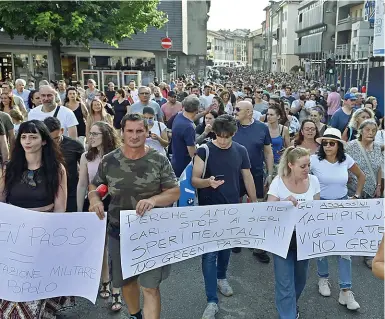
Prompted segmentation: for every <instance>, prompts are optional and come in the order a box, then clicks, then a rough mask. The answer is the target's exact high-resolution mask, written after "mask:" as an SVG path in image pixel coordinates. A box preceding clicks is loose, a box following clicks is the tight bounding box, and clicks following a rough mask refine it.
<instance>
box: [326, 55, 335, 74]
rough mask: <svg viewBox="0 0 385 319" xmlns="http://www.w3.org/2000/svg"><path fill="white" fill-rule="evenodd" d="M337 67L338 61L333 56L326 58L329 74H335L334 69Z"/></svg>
mask: <svg viewBox="0 0 385 319" xmlns="http://www.w3.org/2000/svg"><path fill="white" fill-rule="evenodd" d="M335 67H336V61H335V60H333V59H332V58H328V59H327V60H326V73H328V74H334V69H335Z"/></svg>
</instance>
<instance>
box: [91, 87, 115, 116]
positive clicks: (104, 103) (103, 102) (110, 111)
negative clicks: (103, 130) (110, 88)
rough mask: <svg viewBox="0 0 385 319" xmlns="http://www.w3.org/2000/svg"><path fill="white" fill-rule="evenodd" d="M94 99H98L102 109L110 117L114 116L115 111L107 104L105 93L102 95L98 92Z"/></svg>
mask: <svg viewBox="0 0 385 319" xmlns="http://www.w3.org/2000/svg"><path fill="white" fill-rule="evenodd" d="M95 97H96V98H98V99H99V100H100V102H102V106H103V107H104V109H105V110H106V112H107V113H108V114H110V115H111V116H114V115H115V111H114V109H113V108H112V105H111V104H110V103H108V98H107V95H106V93H104V92H103V91H99V92H98V93H96V95H95Z"/></svg>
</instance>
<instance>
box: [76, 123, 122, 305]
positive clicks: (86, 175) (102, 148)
mask: <svg viewBox="0 0 385 319" xmlns="http://www.w3.org/2000/svg"><path fill="white" fill-rule="evenodd" d="M119 146H120V142H119V139H118V136H117V134H116V132H115V130H114V128H113V127H112V125H111V124H110V123H107V122H101V121H99V122H95V123H93V124H92V126H91V128H90V132H89V140H88V151H87V152H85V153H83V155H82V157H81V159H80V169H79V182H78V186H77V206H78V211H79V212H82V211H85V212H86V211H88V206H89V202H88V199H87V200H85V197H86V194H87V190H88V185H89V182H90V181H92V180H93V178H94V176H95V174H96V172H97V170H98V167H99V163H100V161H101V160H102V158H103V156H104V155H106V154H108V153H110V152H112V151H113V150H115V149H117V148H118V147H119ZM109 202H110V196H107V197H106V198H105V199H104V200H103V203H104V209H105V211H107V210H108V205H109ZM110 289H111V287H110V278H109V267H108V250H107V246H105V247H104V257H103V265H102V287H101V288H100V290H99V296H100V297H101V298H103V299H107V298H109V297H110V296H111V290H110ZM112 298H113V302H112V306H111V310H112V311H119V310H120V309H122V301H121V297H120V291H119V288H113V287H112Z"/></svg>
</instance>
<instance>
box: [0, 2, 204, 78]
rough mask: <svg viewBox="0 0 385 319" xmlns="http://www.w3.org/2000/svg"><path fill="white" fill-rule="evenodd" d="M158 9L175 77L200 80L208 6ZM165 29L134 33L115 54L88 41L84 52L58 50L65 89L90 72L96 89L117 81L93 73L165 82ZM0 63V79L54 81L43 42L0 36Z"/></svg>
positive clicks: (179, 4)
mask: <svg viewBox="0 0 385 319" xmlns="http://www.w3.org/2000/svg"><path fill="white" fill-rule="evenodd" d="M158 9H159V10H160V11H163V12H165V13H166V14H167V15H168V19H169V22H168V25H167V28H168V36H169V37H170V38H171V39H172V41H173V46H172V48H171V49H170V50H169V54H170V55H172V56H175V57H176V58H177V73H178V74H182V73H186V71H189V70H190V71H191V69H193V71H194V72H195V74H204V72H205V61H206V53H207V52H206V50H207V48H206V39H207V20H208V12H209V9H210V1H187V0H179V1H172V2H169V1H162V2H160V3H159V6H158ZM167 28H166V26H164V27H163V28H161V29H156V28H153V27H149V28H148V30H147V32H146V33H142V32H138V34H135V35H133V36H132V38H131V39H124V40H123V41H121V42H120V43H118V45H119V47H118V48H114V47H111V46H109V45H107V44H104V43H102V42H100V41H98V40H90V46H89V49H87V48H85V47H82V46H77V45H75V44H71V45H65V44H64V45H63V46H62V49H61V58H62V71H63V77H64V78H65V79H66V80H68V81H69V82H70V83H71V82H72V83H73V82H76V81H85V80H86V79H87V78H86V76H85V73H84V71H85V70H94V73H92V72H90V75H87V76H89V77H91V78H94V79H95V80H97V84H98V85H101V83H105V84H106V83H107V82H108V81H109V80H112V81H114V82H115V83H117V81H119V82H120V79H119V76H118V75H115V74H113V72H110V74H104V75H102V74H101V73H100V72H99V73H98V72H95V71H96V70H116V69H117V68H122V69H124V70H140V71H141V72H142V83H143V84H147V83H148V82H150V81H153V78H154V76H157V77H158V78H159V79H165V78H166V50H164V49H162V48H161V39H162V38H163V37H165V36H166V29H167ZM0 60H1V61H2V64H1V66H0V78H6V77H10V78H12V79H16V78H24V79H29V78H35V79H36V80H39V79H54V78H56V76H55V74H53V69H52V65H53V55H52V48H51V47H50V43H49V42H45V41H34V40H25V39H24V37H22V36H16V37H15V38H14V39H11V38H10V37H9V36H8V35H7V34H6V33H5V32H0ZM175 75H176V74H175ZM101 77H104V79H101ZM103 80H104V81H103ZM117 84H118V83H117Z"/></svg>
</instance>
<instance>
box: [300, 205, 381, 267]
mask: <svg viewBox="0 0 385 319" xmlns="http://www.w3.org/2000/svg"><path fill="white" fill-rule="evenodd" d="M298 210H299V212H300V214H299V216H298V221H297V224H296V232H297V258H298V260H303V259H310V258H317V257H322V256H328V255H352V256H374V255H375V254H376V252H377V249H378V246H379V244H380V242H381V239H382V235H383V232H384V201H383V199H380V198H379V199H368V200H364V199H360V200H328V201H320V200H316V201H311V202H307V203H301V204H299V205H298Z"/></svg>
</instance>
